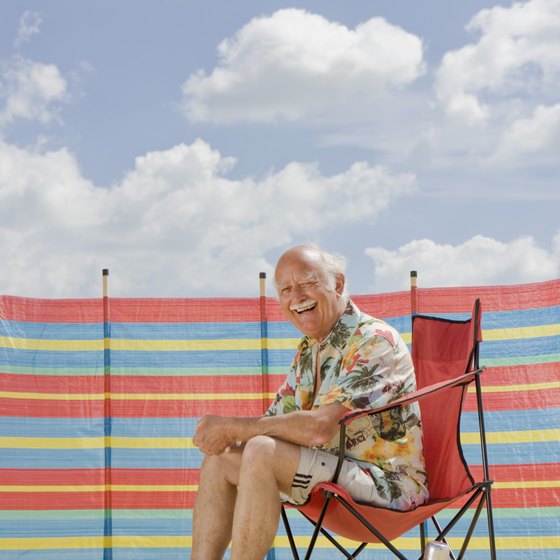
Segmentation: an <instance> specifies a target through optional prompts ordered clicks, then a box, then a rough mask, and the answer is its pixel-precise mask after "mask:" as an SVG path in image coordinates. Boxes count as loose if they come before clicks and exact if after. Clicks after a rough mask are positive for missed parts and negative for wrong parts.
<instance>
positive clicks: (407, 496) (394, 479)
mask: <svg viewBox="0 0 560 560" xmlns="http://www.w3.org/2000/svg"><path fill="white" fill-rule="evenodd" d="M319 368H320V374H321V385H320V388H319V390H318V391H317V394H316V396H315V397H314V395H315V393H316V391H315V375H314V372H315V371H317V370H318V369H319ZM415 389H416V380H415V376H414V367H413V364H412V359H411V357H410V353H409V351H408V348H407V347H406V344H405V343H404V341H403V340H402V338H401V337H400V335H399V333H398V332H397V331H396V330H395V329H394V328H392V327H391V326H390V325H388V324H387V323H385V322H384V321H381V320H379V319H375V318H373V317H370V316H369V315H366V314H365V313H362V312H361V311H360V310H359V309H358V308H357V307H356V305H355V304H354V303H353V302H352V301H349V302H348V305H347V307H346V310H345V311H344V313H343V314H342V316H341V317H340V319H339V320H338V322H337V323H336V325H335V326H334V327H333V329H332V331H331V332H330V334H329V335H328V336H327V338H326V339H325V340H323V341H322V342H319V341H317V340H316V339H312V338H309V337H307V336H306V337H304V338H302V339H301V341H300V343H299V345H298V351H297V354H296V356H295V358H294V360H293V362H292V366H291V368H290V372H289V374H288V376H287V378H286V380H285V382H284V383H283V385H282V386H281V387H280V389H279V390H278V393H277V395H276V398H275V399H274V401H273V402H272V404H271V406H270V408H269V409H268V411H267V413H266V414H267V415H269V416H274V415H280V414H286V413H288V412H292V411H295V410H313V409H315V408H317V407H319V406H321V405H325V404H330V403H340V404H342V405H343V406H345V407H347V408H348V409H349V410H353V409H358V408H377V407H380V406H383V405H385V404H387V403H390V402H392V401H394V400H395V399H397V398H399V397H401V396H402V395H404V394H406V393H409V392H412V391H414V390H415ZM338 446H339V436H338V435H337V436H336V437H334V438H333V439H332V440H331V441H330V442H328V443H327V444H325V445H324V446H323V447H322V448H323V449H324V450H326V451H329V452H331V453H333V454H337V453H338ZM346 457H347V458H348V459H350V460H353V461H356V462H357V463H359V464H360V466H361V467H362V468H363V469H365V470H366V471H367V472H369V473H370V474H371V475H372V477H373V478H374V480H375V484H376V486H377V490H378V493H379V494H380V496H382V497H383V498H384V499H385V501H386V502H387V503H388V504H389V507H395V508H397V509H410V508H413V507H415V506H416V505H419V504H421V503H424V502H425V501H426V500H427V497H428V492H427V489H426V483H427V481H426V472H425V467H424V456H423V451H422V427H421V422H420V410H419V407H418V404H417V403H412V404H410V405H407V406H404V407H400V408H396V409H393V410H389V411H387V412H383V413H381V414H376V415H372V416H364V417H362V418H359V419H357V420H355V421H353V422H352V423H351V424H350V425H349V426H348V427H347V434H346Z"/></svg>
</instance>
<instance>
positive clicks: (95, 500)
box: [0, 488, 560, 510]
mask: <svg viewBox="0 0 560 560" xmlns="http://www.w3.org/2000/svg"><path fill="white" fill-rule="evenodd" d="M195 495H196V494H195V492H192V491H185V492H177V491H176V492H161V491H150V492H128V491H126V492H111V498H112V505H113V508H114V509H150V508H154V509H162V508H165V509H190V508H192V507H193V504H194V499H195ZM103 497H104V496H103V492H32V493H29V492H2V493H1V494H0V509H4V510H15V509H18V510H57V509H103V508H104V501H103ZM492 503H493V505H494V507H495V508H520V507H521V508H523V507H527V508H537V507H556V506H558V503H560V489H558V488H552V489H548V488H518V489H508V488H506V489H500V488H494V489H493V490H492ZM458 505H460V503H459V504H458Z"/></svg>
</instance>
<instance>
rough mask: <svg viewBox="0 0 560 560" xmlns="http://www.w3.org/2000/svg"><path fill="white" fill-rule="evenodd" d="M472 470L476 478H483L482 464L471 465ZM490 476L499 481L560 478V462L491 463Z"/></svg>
mask: <svg viewBox="0 0 560 560" xmlns="http://www.w3.org/2000/svg"><path fill="white" fill-rule="evenodd" d="M470 470H471V473H472V474H473V476H474V477H475V480H481V478H482V466H481V465H474V466H471V467H470ZM490 478H491V479H492V480H495V481H497V482H513V481H516V480H560V463H532V464H524V465H490Z"/></svg>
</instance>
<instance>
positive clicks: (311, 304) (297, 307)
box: [290, 299, 317, 315]
mask: <svg viewBox="0 0 560 560" xmlns="http://www.w3.org/2000/svg"><path fill="white" fill-rule="evenodd" d="M316 306H317V302H316V301H315V300H313V299H308V300H306V301H304V302H302V303H295V304H292V305H290V311H295V312H296V313H297V314H298V315H301V314H302V313H305V312H307V311H311V310H313V309H315V307H316Z"/></svg>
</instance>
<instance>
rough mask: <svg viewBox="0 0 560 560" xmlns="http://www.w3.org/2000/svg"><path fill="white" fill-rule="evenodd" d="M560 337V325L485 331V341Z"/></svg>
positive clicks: (483, 336) (483, 334)
mask: <svg viewBox="0 0 560 560" xmlns="http://www.w3.org/2000/svg"><path fill="white" fill-rule="evenodd" d="M558 335H560V324H555V325H537V326H535V327H512V328H509V329H488V330H487V329H484V330H483V331H482V339H483V340H518V339H520V338H539V337H542V336H558Z"/></svg>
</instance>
